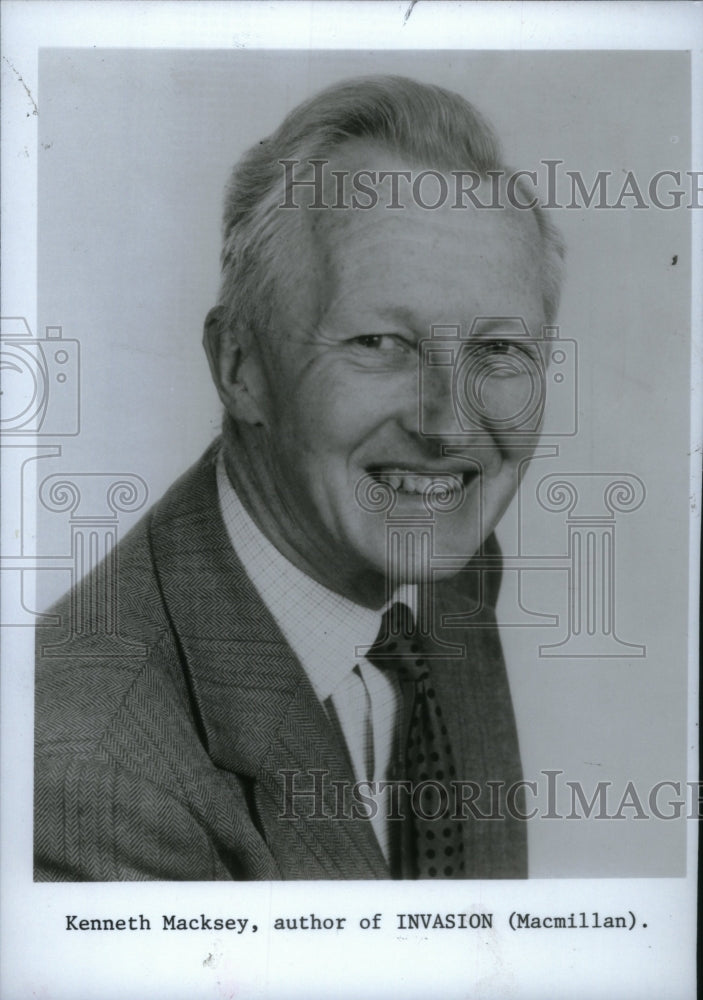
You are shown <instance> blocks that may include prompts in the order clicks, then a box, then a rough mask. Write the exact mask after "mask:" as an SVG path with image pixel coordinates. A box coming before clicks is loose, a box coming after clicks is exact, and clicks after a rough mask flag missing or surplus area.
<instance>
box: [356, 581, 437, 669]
mask: <svg viewBox="0 0 703 1000" xmlns="http://www.w3.org/2000/svg"><path fill="white" fill-rule="evenodd" d="M366 656H367V659H368V660H369V662H370V663H372V664H373V665H374V666H375V667H378V669H379V670H386V671H393V672H395V674H396V675H397V677H398V679H399V680H400V681H401V682H406V683H412V684H419V683H420V682H422V681H424V680H426V679H427V677H428V676H429V670H428V668H427V661H426V659H425V657H424V655H423V650H422V644H421V642H420V635H419V631H418V629H417V627H416V625H415V622H414V620H413V615H412V612H411V610H410V608H409V607H408V606H407V605H406V604H402V603H401V602H400V601H396V603H395V604H393V605H392V607H390V608H389V609H388V610H387V611H386V612H385V613H384V615H383V618H382V619H381V627H380V629H379V632H378V636H377V637H376V641H375V642H374V644H373V646H372V647H371V649H370V650H369V652H368V653H367V654H366Z"/></svg>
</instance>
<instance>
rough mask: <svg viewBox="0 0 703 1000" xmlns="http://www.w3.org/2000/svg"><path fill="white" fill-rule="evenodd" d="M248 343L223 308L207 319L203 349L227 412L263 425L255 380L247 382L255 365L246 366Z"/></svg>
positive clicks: (209, 315)
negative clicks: (231, 324)
mask: <svg viewBox="0 0 703 1000" xmlns="http://www.w3.org/2000/svg"><path fill="white" fill-rule="evenodd" d="M247 340H248V338H245V337H244V335H243V333H242V331H241V330H238V329H237V328H233V327H231V326H229V324H227V322H226V321H225V315H224V309H223V307H222V306H215V307H214V308H213V309H211V310H210V312H209V313H208V314H207V316H206V317H205V326H204V329H203V347H204V348H205V353H206V354H207V359H208V364H209V365H210V374H211V375H212V380H213V382H214V383H215V385H216V387H217V392H218V395H219V397H220V399H221V400H222V403H223V405H224V407H225V409H226V410H227V412H228V413H229V414H230V416H231V417H233V418H234V420H238V421H244V422H245V423H248V424H260V423H261V422H262V421H261V413H260V410H259V405H258V401H257V399H256V394H255V393H254V392H253V388H254V386H253V385H252V384H250V383H253V381H254V380H253V379H251V378H247V369H250V368H251V364H245V362H247V360H248V355H249V351H248V348H249V344H248V342H247Z"/></svg>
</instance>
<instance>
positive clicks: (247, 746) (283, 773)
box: [151, 445, 388, 878]
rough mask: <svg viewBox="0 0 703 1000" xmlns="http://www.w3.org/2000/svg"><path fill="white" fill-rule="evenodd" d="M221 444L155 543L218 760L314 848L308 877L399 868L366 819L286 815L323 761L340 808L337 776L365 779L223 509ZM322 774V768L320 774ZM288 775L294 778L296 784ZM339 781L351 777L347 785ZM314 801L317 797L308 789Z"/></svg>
mask: <svg viewBox="0 0 703 1000" xmlns="http://www.w3.org/2000/svg"><path fill="white" fill-rule="evenodd" d="M216 453H217V445H214V446H213V447H212V448H211V449H209V451H208V452H207V453H206V455H205V456H204V457H203V459H202V460H201V461H200V462H199V463H198V465H196V466H195V467H194V469H192V470H191V471H190V472H189V473H186V475H185V476H184V477H183V478H182V479H181V480H180V481H179V482H178V483H176V484H175V486H174V487H173V488H172V489H171V490H170V491H169V493H168V494H167V495H166V497H165V498H164V500H163V501H162V502H161V503H160V504H159V505H158V506H157V508H156V509H155V511H154V515H153V519H152V527H151V544H152V549H153V555H154V564H155V566H156V571H157V574H158V577H159V584H160V587H161V591H162V594H163V598H164V603H165V605H166V609H167V612H168V614H169V617H170V621H171V625H172V628H173V630H174V632H175V635H176V640H177V642H178V644H179V647H180V650H181V654H182V659H183V663H184V667H185V669H186V671H187V674H188V679H189V683H190V689H191V692H192V699H193V703H194V708H195V711H196V714H197V718H198V722H199V725H200V727H201V731H202V733H203V737H204V741H205V744H206V748H207V751H208V753H209V755H210V757H211V759H212V761H213V763H214V764H215V765H216V766H217V767H219V768H222V769H223V770H225V771H228V772H232V773H234V774H237V775H238V776H241V777H243V778H245V779H250V780H252V781H253V782H254V794H255V796H256V798H257V806H258V811H259V821H260V822H261V824H262V826H263V827H264V833H265V835H266V837H267V840H268V841H269V843H271V842H274V841H275V842H277V843H278V845H279V849H277V851H276V854H277V855H278V856H279V857H281V856H285V855H286V853H289V854H290V855H291V856H293V857H298V858H301V859H302V858H303V857H305V858H306V861H305V862H303V861H301V864H308V865H309V866H310V867H309V868H308V870H306V871H303V872H302V874H301V875H300V876H299V877H314V873H318V877H325V875H328V876H329V877H339V875H346V877H350V874H349V873H350V872H352V873H353V875H352V877H358V878H374V877H376V878H378V877H384V876H385V877H387V875H388V869H387V866H386V863H385V860H384V858H383V855H382V853H381V850H380V847H379V845H378V842H377V841H376V838H375V836H374V834H373V831H372V829H371V825H370V823H368V822H367V821H365V820H361V821H350V822H339V821H337V822H334V821H331V822H317V821H315V820H311V821H310V822H300V821H299V820H298V821H296V820H293V819H288V820H285V819H281V818H280V817H279V814H280V813H282V812H285V792H286V787H288V788H290V782H291V780H292V779H291V772H292V773H294V774H295V773H296V772H297V773H298V775H299V778H298V780H297V782H296V784H295V787H296V788H302V787H304V785H305V780H306V777H305V776H307V775H310V773H311V772H313V771H315V770H322V771H323V772H324V773H325V777H326V780H325V782H324V784H323V789H324V794H323V800H322V809H323V812H324V814H325V815H329V816H333V815H335V812H336V811H337V792H336V788H335V786H334V785H333V782H335V781H337V782H342V783H346V784H347V785H348V784H349V783H351V782H353V780H354V779H353V776H352V774H351V773H350V771H349V765H348V763H347V758H346V753H345V749H344V747H343V746H342V745H341V744H340V739H339V737H338V735H337V733H336V731H335V729H334V728H333V726H332V724H331V723H330V722H329V721H328V719H327V716H326V714H325V712H324V711H323V709H322V706H321V705H320V703H319V701H318V700H317V698H316V697H315V693H314V691H313V689H312V687H311V685H310V682H309V680H308V678H307V676H306V674H305V671H304V670H303V668H302V666H301V664H300V662H299V661H298V660H297V658H296V657H295V656H294V655H293V653H292V652H291V650H290V648H289V646H288V644H287V642H286V640H285V638H284V636H283V635H282V633H281V631H280V629H279V628H278V626H277V624H276V622H275V620H274V618H273V616H272V615H271V614H270V612H269V611H268V609H267V608H266V606H265V605H264V603H263V602H262V601H261V599H260V597H259V595H258V593H257V592H256V590H255V588H254V587H253V585H252V583H251V582H250V580H249V578H248V576H247V575H246V573H245V571H244V569H243V567H242V565H241V563H240V561H239V560H238V558H237V557H236V555H235V553H234V551H233V549H232V546H231V544H230V541H229V539H228V537H227V533H226V529H225V526H224V523H223V521H222V516H221V514H220V509H219V504H218V497H217V487H216V479H215V460H216ZM317 780H318V781H319V778H318V779H317ZM286 783H288V785H287V784H286ZM336 787H337V788H338V787H339V786H336ZM297 801H298V805H300V808H301V809H303V807H305V811H309V810H310V809H311V808H313V807H314V803H313V801H312V797H311V796H308V797H307V798H305V797H302V796H301V797H299V799H298V800H297Z"/></svg>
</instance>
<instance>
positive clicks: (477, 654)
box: [35, 446, 526, 881]
mask: <svg viewBox="0 0 703 1000" xmlns="http://www.w3.org/2000/svg"><path fill="white" fill-rule="evenodd" d="M215 455H216V446H214V447H213V448H211V449H209V450H208V452H207V453H206V454H205V456H204V457H203V458H202V459H201V460H200V462H199V463H198V464H197V465H196V466H194V468H193V469H191V470H190V471H189V472H188V473H186V474H185V475H184V476H183V477H182V478H181V479H180V480H179V481H178V482H177V483H176V484H175V485H174V486H173V487H172V488H171V489H170V490H169V492H168V493H167V494H166V495H165V497H164V498H163V499H162V500H161V501H160V502H159V503H157V504H156V505H155V506H154V507H153V508H152V509H151V511H149V512H148V513H147V514H146V515H145V517H144V518H143V519H142V520H141V521H140V522H139V523H138V524H137V525H136V527H135V528H133V529H132V531H131V532H130V533H129V534H128V535H127V536H126V538H125V539H124V541H123V542H121V543H120V545H119V546H118V547H117V549H116V550H115V552H114V553H113V556H112V557H110V558H108V559H107V560H106V561H105V562H104V563H103V564H102V565H101V566H100V567H99V568H98V569H97V570H96V571H95V572H94V573H93V575H92V576H90V577H87V578H86V579H84V580H83V581H82V582H80V583H79V584H78V585H77V587H75V588H74V590H73V591H72V592H71V593H70V594H68V595H67V596H66V597H65V598H64V599H63V600H62V601H61V602H59V604H58V605H57V606H56V607H55V608H54V609H53V611H54V613H55V614H56V615H57V616H59V620H60V622H61V624H60V625H58V626H56V625H55V626H53V627H47V626H44V627H42V628H41V629H40V630H38V633H37V674H36V731H35V879H37V880H61V881H64V880H76V881H111V880H130V879H134V880H136V879H158V880H222V879H234V880H245V879H340V878H346V879H377V878H388V877H389V869H388V866H387V864H386V861H385V859H384V857H383V854H382V852H381V850H380V847H379V845H378V842H377V840H376V838H375V836H374V833H373V830H372V828H371V824H370V823H369V821H368V820H367V819H365V818H363V817H358V818H356V819H351V818H349V819H346V820H341V821H340V820H339V819H338V818H337V819H335V818H333V817H334V815H335V812H336V811H337V810H338V799H337V798H336V797H335V795H336V794H338V793H335V792H334V786H333V784H332V783H333V782H335V781H341V782H352V781H353V775H351V774H350V770H349V763H348V757H347V754H346V752H345V748H344V746H343V745H342V741H341V737H340V734H339V730H338V729H336V728H334V727H333V725H332V724H331V722H330V720H329V719H328V717H327V714H326V713H325V711H324V709H323V707H322V706H321V705H320V703H319V702H318V701H317V699H316V697H315V694H314V692H313V689H312V687H311V684H310V682H309V681H308V679H307V677H306V674H305V672H304V670H303V668H302V666H301V664H300V663H299V662H298V660H297V659H296V657H295V656H294V654H293V653H292V651H291V649H290V648H289V647H288V645H287V643H286V641H285V639H284V637H283V635H282V634H281V632H280V630H279V628H278V626H277V624H276V622H275V620H274V619H273V617H272V615H271V614H270V612H269V611H268V609H267V608H266V606H265V605H264V604H263V602H262V600H261V599H260V597H259V595H258V593H257V591H256V590H255V588H254V586H253V584H252V583H251V581H250V580H249V578H248V577H247V575H246V573H245V572H244V570H243V568H242V566H241V564H240V562H239V560H238V559H237V556H236V555H235V552H234V551H233V549H232V546H231V543H230V541H229V539H228V536H227V533H226V529H225V525H224V523H223V520H222V517H221V514H220V509H219V503H218V495H217V487H216V479H215ZM492 544H494V543H492ZM107 575H110V579H111V580H112V581H113V584H114V591H115V599H114V600H113V601H108V602H105V601H98V600H96V595H100V594H104V593H105V583H106V577H107ZM484 577H485V578H487V579H484V586H483V591H484V592H483V594H482V600H478V597H479V596H481V588H480V587H479V582H480V581H479V574H478V573H477V572H476V571H475V570H473V571H472V570H471V568H470V564H469V567H468V568H467V570H466V571H464V572H461V573H459V574H457V576H456V577H454V578H452V580H451V581H448V582H445V583H442V584H440V585H438V586H437V587H436V588H435V589H434V594H435V598H434V599H435V600H436V601H437V602H438V610H439V611H440V612H441V614H442V615H446V614H452V613H453V614H455V615H457V614H462V615H464V617H466V614H467V612H473V613H472V614H471V617H470V623H471V627H466V626H462V627H457V626H456V625H454V626H451V627H447V628H446V629H444V630H443V631H441V633H440V634H441V635H442V636H443V637H446V639H447V641H448V642H452V643H457V642H459V643H462V642H463V643H464V644H465V647H466V650H467V655H466V657H460V658H456V657H451V658H447V659H446V660H443V659H442V660H432V661H431V671H432V677H433V684H434V686H435V687H436V689H437V691H438V695H439V697H440V698H441V702H442V705H443V706H444V714H445V717H446V718H445V721H446V724H447V726H448V728H449V734H450V738H451V740H452V745H453V749H454V754H455V757H456V759H457V771H458V775H459V777H460V778H465V779H467V780H471V781H474V782H477V783H479V785H480V784H481V783H484V782H486V781H499V782H501V781H502V782H504V783H505V785H506V786H509V785H510V784H511V783H513V782H517V781H519V780H520V778H521V770H520V759H519V752H518V745H517V736H516V731H515V722H514V718H513V711H512V705H511V699H510V692H509V688H508V684H507V679H506V674H505V668H504V663H503V658H502V654H501V649H500V642H499V638H498V633H497V628H496V624H495V618H494V612H493V609H492V607H491V605H492V604H493V603H494V601H495V596H496V594H497V588H498V584H499V573H497V572H496V573H491V574H484ZM310 613H311V614H314V613H315V609H314V608H311V609H310ZM316 770H317V771H322V772H324V774H325V775H326V783H325V785H324V788H323V793H322V799H321V800H319V799H316V798H315V796H314V795H313V794H308V795H305V794H299V793H301V792H302V793H304V792H305V791H308V792H311V791H313V790H314V787H315V786H314V782H315V781H318V782H319V780H320V776H319V774H318V776H317V777H315V775H314V772H315V771H316ZM291 782H292V784H291ZM318 787H319V785H318ZM291 788H294V790H295V793H296V794H295V796H294V800H295V801H294V803H293V805H294V806H295V808H294V809H293V810H291V801H290V790H291ZM287 793H288V800H286V794H287ZM501 795H503V793H501ZM482 809H483V811H484V812H485V811H487V810H486V809H485V807H482ZM463 829H464V839H465V857H466V859H467V872H466V875H467V877H474V878H519V877H523V876H524V875H525V874H526V843H525V830H524V823H521V822H520V821H519V820H516V819H514V818H513V819H510V818H503V819H485V820H483V819H479V818H476V817H474V816H471V815H469V816H468V818H467V820H466V822H465V823H464V824H463Z"/></svg>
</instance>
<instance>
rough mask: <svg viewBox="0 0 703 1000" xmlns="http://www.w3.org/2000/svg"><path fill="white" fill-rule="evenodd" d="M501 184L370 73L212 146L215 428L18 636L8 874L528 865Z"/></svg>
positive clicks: (451, 100) (537, 217) (511, 280)
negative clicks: (43, 617) (96, 592)
mask: <svg viewBox="0 0 703 1000" xmlns="http://www.w3.org/2000/svg"><path fill="white" fill-rule="evenodd" d="M433 185H434V187H433ZM517 191H519V186H518V187H515V185H513V188H512V195H513V196H514V195H515V194H516V192H517ZM509 195H510V190H509V179H508V178H507V175H506V173H505V171H504V168H503V166H502V164H501V162H500V159H499V154H498V150H497V146H496V142H495V139H494V137H493V134H492V132H491V130H490V129H489V127H488V126H487V125H486V123H485V122H484V121H483V120H482V119H481V118H480V116H479V115H478V114H477V113H476V111H475V110H474V109H473V108H472V107H471V106H470V105H469V104H468V103H467V102H466V101H465V100H463V99H462V98H461V97H459V96H457V95H455V94H451V93H449V92H447V91H445V90H442V89H440V88H438V87H434V86H427V85H422V84H419V83H416V82H414V81H411V80H403V79H399V78H391V77H389V78H383V77H380V78H371V79H363V80H359V81H351V82H349V83H346V84H341V85H339V86H336V87H333V88H331V89H330V90H328V91H325V92H324V93H322V94H320V95H318V96H317V97H315V98H313V99H311V100H310V101H308V102H306V103H305V104H303V105H301V106H300V107H299V108H297V109H295V110H294V111H293V112H292V113H291V114H290V115H289V116H288V117H287V118H286V120H285V121H284V122H283V124H282V125H281V126H280V128H279V129H278V130H277V132H275V133H274V134H273V135H272V136H271V137H269V138H268V139H266V140H264V141H263V142H261V143H259V144H258V145H257V146H255V147H254V148H253V149H252V150H250V151H249V153H247V154H246V155H245V157H244V158H243V159H242V161H241V162H240V163H239V164H238V165H237V166H236V167H235V170H234V173H233V176H232V179H231V182H230V185H229V187H228V190H227V194H226V201H225V215H224V248H223V276H222V285H221V292H220V297H219V303H218V305H217V306H216V307H215V308H214V309H212V310H211V312H210V314H209V315H208V318H207V321H206V325H205V347H206V351H207V355H208V359H209V363H210V367H211V371H212V375H213V378H214V381H215V384H216V386H217V390H218V392H219V395H220V398H221V400H222V403H223V405H224V409H225V416H224V426H223V435H222V439H221V440H220V441H217V442H216V443H215V444H214V445H213V446H212V447H211V448H210V449H209V450H208V451H207V453H206V454H205V456H204V457H203V458H202V460H201V461H200V462H199V463H198V464H197V465H196V466H195V467H194V468H193V469H192V470H191V471H190V472H188V473H187V474H186V475H185V476H184V477H183V478H182V479H181V480H180V481H179V482H178V483H176V484H175V485H174V486H173V487H172V489H171V490H170V491H169V492H168V493H167V494H166V496H165V497H164V498H163V499H162V500H161V501H160V502H159V503H158V504H157V505H156V506H155V507H154V508H153V509H152V510H151V511H150V512H149V513H148V514H147V516H146V517H145V518H144V519H143V520H142V522H141V523H140V524H139V525H138V526H137V527H136V528H135V529H134V530H133V531H132V532H131V534H130V535H129V536H128V537H127V538H126V539H125V541H124V542H123V543H122V545H121V546H120V549H119V552H118V559H117V566H118V572H117V584H118V586H117V611H116V615H117V617H116V621H115V622H111V623H110V627H109V628H108V627H107V623H106V622H105V621H104V620H103V618H102V617H101V614H102V612H101V610H100V609H96V610H95V612H94V619H93V622H92V624H93V627H92V628H91V629H83V630H82V632H81V635H80V636H77V635H76V634H75V629H74V628H72V614H73V613H75V609H77V608H78V607H81V606H85V607H88V606H90V604H89V601H88V596H87V595H89V594H90V592H91V588H92V587H95V586H97V585H98V583H96V581H95V580H92V581H91V579H90V578H89V579H87V580H85V581H83V582H82V583H81V584H79V587H78V589H77V590H76V591H75V592H74V593H73V594H72V595H71V596H69V597H67V599H66V601H65V602H64V603H63V604H61V605H59V609H58V611H59V613H60V615H61V620H62V622H63V625H64V629H65V630H66V632H65V636H63V638H62V636H61V635H58V634H57V633H58V632H59V630H58V629H56V628H54V629H44V630H43V632H41V633H40V634H39V637H38V642H37V650H38V655H39V666H38V675H37V732H36V783H35V787H36V805H35V840H36V843H35V848H36V878H38V879H56V880H67V879H74V880H115V879H149V878H153V879H165V880H171V879H188V880H196V879H289V878H309V879H313V878H356V879H364V878H388V877H401V878H450V877H486V878H489V877H506V878H507V877H521V876H524V875H525V874H526V838H525V829H524V827H525V824H524V821H523V819H522V818H521V816H522V812H521V798H520V781H521V767H520V758H519V750H518V745H517V736H516V730H515V722H514V718H513V711H512V705H511V699H510V692H509V688H508V684H507V680H506V675H505V667H504V664H503V660H502V655H501V650H500V642H499V639H498V634H497V628H496V623H495V615H494V610H493V607H494V604H495V600H496V596H497V589H498V585H499V578H500V560H499V553H498V549H497V545H496V543H495V539H494V537H493V535H492V531H493V528H494V526H495V524H496V522H497V521H498V519H499V518H500V516H501V514H502V513H503V511H504V510H505V508H506V506H507V504H508V503H509V502H510V500H511V497H512V496H513V494H514V492H515V489H516V486H517V477H518V473H519V469H520V466H521V464H522V463H524V462H525V461H526V460H528V459H529V455H530V454H531V450H532V449H533V448H534V443H535V434H536V433H537V431H538V429H539V428H538V425H536V424H534V422H533V423H532V424H530V425H529V426H528V427H527V428H526V427H525V426H524V422H523V426H520V421H521V419H522V418H521V417H520V414H522V413H523V411H524V406H523V402H524V399H523V397H524V394H525V392H526V391H527V390H526V388H525V386H526V379H527V382H529V383H530V385H531V386H532V389H529V392H532V390H533V389H534V385H535V380H534V378H532V381H531V382H530V377H531V376H530V374H529V373H530V371H539V368H540V364H541V363H542V362H543V361H544V358H543V357H542V354H541V348H540V346H539V343H538V341H539V335H540V330H541V327H542V325H543V324H544V323H545V322H548V321H551V319H552V318H553V314H554V311H555V309H556V303H557V298H558V287H559V263H560V256H561V249H560V245H559V241H558V239H557V238H556V236H555V234H554V233H553V232H552V230H551V228H550V227H549V225H548V224H547V222H546V220H545V219H544V217H543V216H542V214H541V213H540V210H539V209H538V208H530V209H526V208H525V206H524V201H525V195H524V192H522V195H521V198H520V199H518V198H517V197H509ZM497 202H500V207H498V204H497ZM491 209H497V210H491ZM438 331H439V337H438V339H437V341H436V345H435V347H434V348H433V345H432V342H431V341H432V335H433V334H434V335H437V332H438ZM428 338H429V340H430V343H429V345H428ZM461 365H464V369H461ZM462 370H463V372H464V374H463V376H462V378H463V381H461V380H459V381H457V373H458V372H460V371H462ZM467 373H468V381H467ZM459 383H460V384H459ZM536 384H538V385H539V386H541V387H543V380H542V382H541V383H540V380H539V378H537V383H536ZM467 386H468V388H467ZM529 392H528V395H529ZM457 393H463V397H462V399H459V400H457ZM521 400H522V402H521ZM526 430H527V433H526ZM428 525H429V527H428ZM478 559H481V560H482V562H481V563H480V565H479V562H478V561H477V560H478ZM113 566H114V563H111V564H110V565H109V566H105V565H104V566H103V567H101V568H100V569H99V570H98V571H97V572H98V573H99V574H106V573H108V572H112V571H113ZM108 631H109V632H110V635H111V642H110V643H109V644H106V642H105V635H106V633H107V632H108ZM116 639H117V646H116V645H115V640H116ZM487 789H488V790H490V792H491V797H490V801H489V800H488V799H487V798H486V794H487V791H486V790H487Z"/></svg>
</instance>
